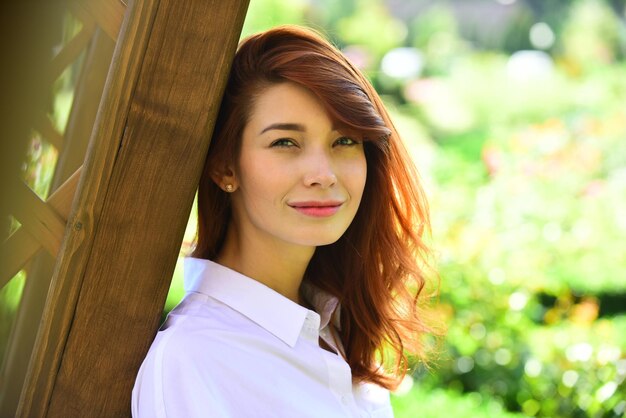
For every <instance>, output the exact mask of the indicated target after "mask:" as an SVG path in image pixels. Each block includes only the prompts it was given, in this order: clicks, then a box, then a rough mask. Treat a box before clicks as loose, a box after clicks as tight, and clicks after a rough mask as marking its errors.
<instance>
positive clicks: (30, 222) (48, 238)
mask: <svg viewBox="0 0 626 418" xmlns="http://www.w3.org/2000/svg"><path fill="white" fill-rule="evenodd" d="M14 193H15V195H14V200H15V210H14V211H13V216H15V217H16V218H17V220H18V221H19V222H20V224H22V228H24V229H26V230H27V231H28V232H30V234H31V235H32V236H34V237H37V240H38V241H39V242H40V243H41V245H42V246H43V247H44V248H45V249H46V250H47V251H48V252H49V253H50V254H51V255H52V256H55V257H56V255H57V253H58V252H59V249H60V248H61V241H62V240H63V234H64V233H65V220H64V219H62V218H61V217H60V216H59V214H58V213H56V212H55V211H54V210H53V209H52V208H51V207H49V206H48V205H47V204H46V202H44V201H43V200H41V199H40V198H39V196H37V194H35V192H33V191H32V190H31V189H30V187H28V186H27V185H26V184H25V183H24V182H21V181H20V182H19V185H18V186H17V187H15V190H14Z"/></svg>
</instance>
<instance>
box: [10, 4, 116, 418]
mask: <svg viewBox="0 0 626 418" xmlns="http://www.w3.org/2000/svg"><path fill="white" fill-rule="evenodd" d="M65 5H66V7H67V10H66V13H67V14H68V15H69V16H71V18H72V19H74V20H76V21H78V22H79V24H80V30H79V31H78V32H77V33H76V34H75V35H74V36H73V37H71V38H70V39H69V40H67V41H66V42H65V43H64V45H63V46H62V48H61V49H60V50H59V51H58V52H57V53H56V54H55V55H54V57H53V59H52V61H51V62H50V63H49V65H48V66H47V67H46V74H45V79H46V83H47V85H48V86H49V87H50V89H52V87H53V85H54V83H56V82H57V80H58V79H59V77H61V75H62V74H63V73H65V72H66V71H67V69H68V68H72V70H74V71H76V73H77V74H79V75H80V76H79V77H78V78H77V79H76V82H75V85H74V86H73V88H74V92H73V93H74V94H73V102H72V104H71V111H70V118H69V119H68V122H67V124H66V126H64V127H63V130H62V131H60V130H59V129H58V128H57V127H55V123H54V122H53V120H52V118H51V117H50V116H49V115H47V114H45V113H42V114H40V115H34V124H33V126H32V129H33V131H35V132H37V133H38V136H39V137H40V138H41V139H42V140H43V141H45V142H46V143H48V144H50V145H51V146H53V147H54V148H55V149H56V151H57V155H59V158H58V159H57V163H56V167H55V168H54V174H53V176H52V178H53V184H52V193H51V194H50V196H48V198H47V199H45V200H44V199H42V198H41V197H40V196H39V195H37V194H36V193H35V192H34V191H33V190H32V189H31V188H30V187H29V186H28V185H27V184H26V183H25V182H24V181H22V180H20V179H18V178H15V180H14V186H13V187H11V190H12V191H13V195H12V196H11V204H12V208H11V214H12V215H13V217H14V218H15V219H16V220H17V221H19V224H20V226H19V227H18V228H17V229H16V230H15V231H14V232H13V233H12V234H11V235H10V236H9V237H8V238H7V239H6V240H5V241H4V242H2V243H1V244H0V260H2V263H0V288H3V287H4V286H5V285H6V284H7V283H9V282H10V281H11V279H12V278H13V277H15V276H16V274H17V273H18V272H19V271H20V270H23V269H24V270H26V271H27V274H26V280H27V284H26V287H25V289H24V292H23V293H22V296H21V301H20V304H19V310H18V312H17V313H16V318H15V322H14V324H13V327H12V332H11V336H10V339H9V341H8V342H7V343H8V344H7V347H6V354H5V357H4V359H2V369H1V371H2V373H1V374H0V416H14V415H15V412H16V409H17V406H18V401H19V396H20V394H21V392H22V387H23V386H22V385H23V383H24V379H25V375H26V371H27V366H28V359H29V358H30V353H31V351H32V349H33V345H34V341H35V337H36V334H37V326H38V324H39V322H40V320H41V315H42V312H43V309H44V307H43V302H44V301H45V299H46V295H47V291H48V287H49V284H50V281H51V278H52V265H48V266H47V267H42V265H46V263H39V264H38V266H39V268H36V269H34V270H31V269H30V268H28V269H27V268H26V267H27V266H29V265H31V264H32V262H33V261H34V260H36V259H38V258H40V257H41V256H39V255H38V254H39V253H40V250H41V249H43V250H45V252H47V253H48V254H49V255H50V256H51V257H47V258H48V259H50V258H52V259H56V258H57V256H58V255H59V253H60V251H61V247H62V243H63V238H64V235H65V230H66V226H67V222H68V218H69V217H70V212H71V206H72V201H73V199H74V195H75V192H76V190H77V187H78V183H79V178H80V173H81V169H82V162H83V160H84V158H85V150H86V147H87V143H88V141H89V138H90V135H91V131H92V127H93V124H94V119H95V115H96V110H97V108H98V103H99V101H100V97H101V95H102V89H103V86H104V80H105V77H106V74H107V72H108V67H109V64H110V60H111V55H112V52H113V46H114V44H115V42H116V40H117V36H118V33H119V31H120V27H121V24H122V20H123V17H124V13H125V11H126V4H125V3H123V2H122V1H120V0H70V1H68V2H67V3H65Z"/></svg>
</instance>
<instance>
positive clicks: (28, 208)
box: [0, 0, 126, 287]
mask: <svg viewBox="0 0 626 418" xmlns="http://www.w3.org/2000/svg"><path fill="white" fill-rule="evenodd" d="M68 6H69V10H70V11H71V13H72V15H73V16H74V17H75V18H77V19H78V20H80V21H81V23H82V28H81V30H80V31H79V32H78V33H77V34H76V35H75V36H74V37H73V38H72V39H70V40H69V41H68V42H67V43H66V44H65V45H64V46H63V49H61V51H60V52H58V53H57V54H56V55H55V57H54V58H53V60H52V63H51V65H50V67H49V70H50V72H49V77H48V79H49V82H50V84H52V83H53V82H54V81H55V80H57V79H58V77H59V76H60V75H61V74H62V73H63V71H65V69H66V68H68V67H70V66H72V65H74V63H75V61H76V60H78V58H79V57H80V56H81V54H83V53H84V52H85V50H86V49H87V48H88V47H89V45H90V43H91V41H92V39H93V37H94V34H95V32H96V29H97V28H101V29H102V30H103V31H104V32H105V33H106V34H107V35H108V36H109V37H110V38H111V39H113V40H114V41H115V40H116V39H117V34H118V32H119V29H120V26H121V24H122V19H123V17H124V11H125V8H126V4H125V3H123V2H121V1H120V0H85V1H74V2H71V3H69V4H68ZM34 129H35V130H36V131H38V132H39V133H40V134H41V136H42V137H43V138H44V139H45V140H46V141H47V142H48V143H50V144H51V145H52V146H54V147H55V148H56V149H57V150H58V151H59V152H60V151H61V150H62V149H63V146H64V142H65V135H66V134H67V132H63V133H62V132H59V131H58V130H57V129H56V128H55V127H54V126H53V123H52V121H51V120H50V118H49V117H48V116H47V115H41V116H40V117H39V118H38V120H37V124H36V126H34ZM79 171H80V169H78V170H77V171H76V172H75V173H74V174H73V175H72V176H70V178H69V179H67V181H65V182H64V183H63V184H62V185H61V186H60V187H59V188H58V189H57V190H56V191H55V192H54V193H53V194H52V195H51V196H50V197H49V198H48V199H47V200H46V201H43V200H42V199H40V198H39V196H37V195H36V194H35V193H34V192H33V191H32V190H30V188H29V187H28V186H27V185H26V184H25V183H23V182H21V184H20V185H19V186H18V187H17V188H16V189H17V190H18V194H17V195H16V196H14V198H13V201H14V205H15V208H14V210H13V216H14V217H15V218H16V219H17V220H18V221H19V222H20V224H21V227H20V228H19V229H17V230H16V231H15V232H14V233H13V234H12V235H11V236H10V237H9V238H8V239H7V240H6V241H5V242H3V243H2V246H1V247H0V259H2V260H6V262H5V263H3V265H2V266H0V287H3V286H4V285H6V283H8V281H9V280H10V279H11V278H12V277H13V276H15V274H17V273H18V272H19V271H20V269H22V268H23V267H24V265H25V264H26V263H27V262H28V261H29V260H30V259H31V258H32V257H33V256H34V255H35V254H36V253H37V251H38V250H39V249H40V248H42V247H43V248H44V249H45V250H46V251H48V252H49V253H50V254H51V255H52V256H53V257H56V256H57V254H58V251H59V248H60V246H61V241H62V239H63V234H64V231H65V225H66V223H67V219H68V216H69V213H70V208H71V202H72V198H73V196H74V192H75V190H76V186H77V184H78V178H79Z"/></svg>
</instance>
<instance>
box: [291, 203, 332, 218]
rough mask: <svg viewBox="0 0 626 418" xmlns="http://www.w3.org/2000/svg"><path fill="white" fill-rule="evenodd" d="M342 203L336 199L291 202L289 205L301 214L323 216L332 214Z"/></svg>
mask: <svg viewBox="0 0 626 418" xmlns="http://www.w3.org/2000/svg"><path fill="white" fill-rule="evenodd" d="M342 204H343V203H342V202H337V201H323V202H322V201H309V202H293V203H289V206H291V207H292V208H294V209H295V210H297V211H298V212H300V213H301V214H303V215H307V216H312V217H315V218H325V217H328V216H332V215H334V214H335V213H337V211H339V208H340V207H341V205H342Z"/></svg>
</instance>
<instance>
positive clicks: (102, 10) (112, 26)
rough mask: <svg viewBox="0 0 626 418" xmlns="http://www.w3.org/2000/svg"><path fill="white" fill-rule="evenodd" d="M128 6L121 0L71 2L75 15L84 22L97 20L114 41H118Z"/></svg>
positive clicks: (78, 0) (79, 0)
mask: <svg viewBox="0 0 626 418" xmlns="http://www.w3.org/2000/svg"><path fill="white" fill-rule="evenodd" d="M126 7H127V5H126V2H123V1H121V0H75V1H73V2H72V3H70V8H71V9H72V13H73V14H74V15H75V16H77V17H79V18H80V19H81V20H82V21H83V22H90V21H92V20H93V21H95V22H96V23H97V24H98V26H100V27H101V28H102V30H104V33H106V34H107V35H108V36H109V37H110V38H111V39H112V40H113V41H117V36H118V34H119V31H120V26H121V25H122V20H123V19H124V13H125V12H126Z"/></svg>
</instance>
